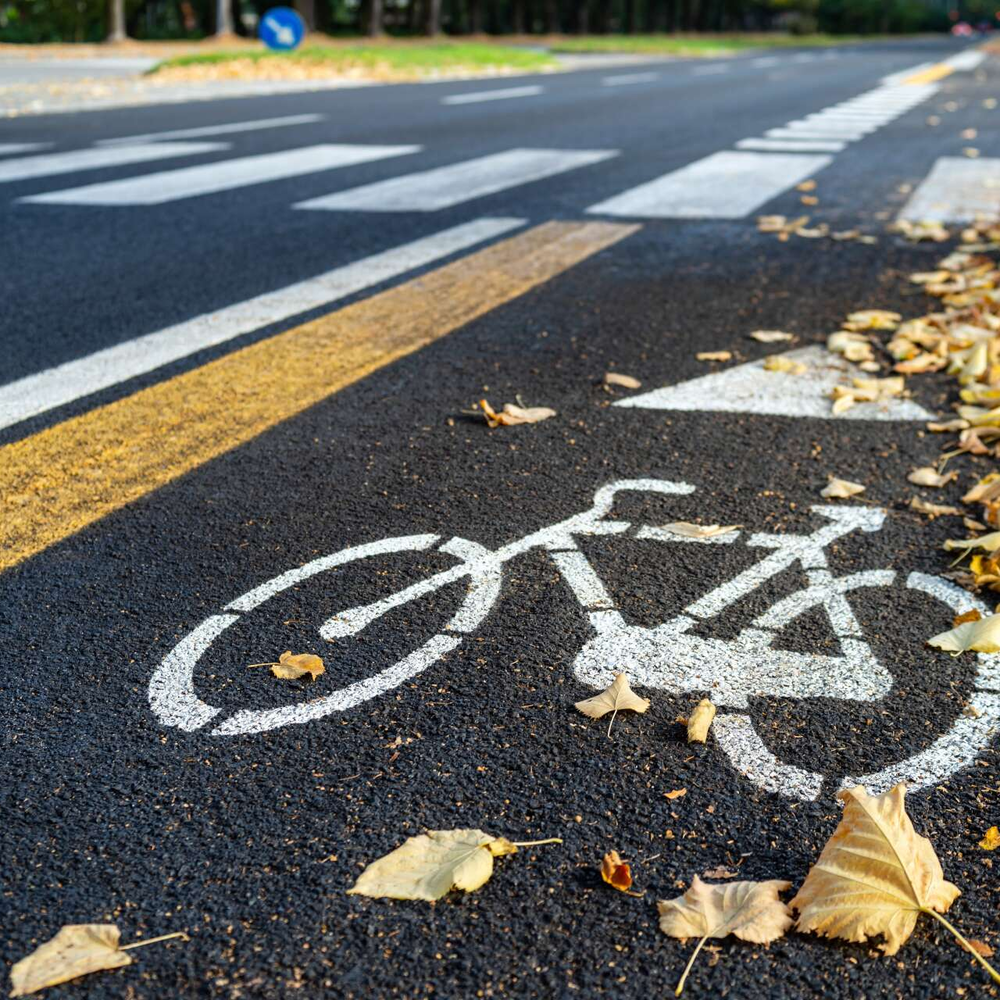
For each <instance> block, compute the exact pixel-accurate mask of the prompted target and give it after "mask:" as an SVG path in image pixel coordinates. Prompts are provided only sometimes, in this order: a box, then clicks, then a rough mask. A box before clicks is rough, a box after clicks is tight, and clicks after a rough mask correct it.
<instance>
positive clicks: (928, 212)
mask: <svg viewBox="0 0 1000 1000" xmlns="http://www.w3.org/2000/svg"><path fill="white" fill-rule="evenodd" d="M998 213H1000V159H995V158H984V159H978V160H970V159H968V158H967V157H964V156H942V157H940V158H939V159H938V160H937V161H936V162H935V164H934V166H933V167H932V168H931V172H930V173H929V174H928V175H927V176H926V177H925V178H924V179H923V181H921V182H920V185H919V186H918V187H917V189H916V191H914V192H913V194H912V195H910V200H909V201H908V202H907V203H906V205H904V206H903V210H902V211H901V212H900V213H899V218H900V219H905V220H908V221H911V222H920V221H922V220H929V221H935V222H971V221H972V220H973V219H975V218H976V216H977V215H986V216H990V217H995V216H996V215H997V214H998Z"/></svg>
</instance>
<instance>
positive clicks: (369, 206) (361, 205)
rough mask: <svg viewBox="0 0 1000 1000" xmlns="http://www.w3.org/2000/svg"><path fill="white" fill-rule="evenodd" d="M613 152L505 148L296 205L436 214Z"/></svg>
mask: <svg viewBox="0 0 1000 1000" xmlns="http://www.w3.org/2000/svg"><path fill="white" fill-rule="evenodd" d="M617 155H618V151H617V150H614V149H509V150H507V151H505V152H503V153H493V154H492V155H490V156H481V157H479V158H477V159H475V160H465V161H463V162H461V163H452V164H449V165H448V166H446V167H437V168H435V169H434V170H422V171H420V172H419V173H414V174H406V175H404V176H402V177H393V178H392V179H391V180H387V181H379V182H378V183H376V184H365V185H364V186H363V187H357V188H352V189H351V190H349V191H338V192H335V193H334V194H328V195H324V196H322V197H320V198H310V199H309V200H308V201H301V202H299V203H298V204H296V205H295V206H294V207H295V208H308V209H313V208H318V209H326V210H328V211H347V212H435V211H437V210H438V209H441V208H450V207H451V206H452V205H461V204H462V203H463V202H466V201H470V200H471V199H473V198H482V197H484V196H485V195H488V194H495V193H496V192H497V191H506V190H507V189H508V188H512V187H518V186H519V185H521V184H529V183H531V182H532V181H537V180H541V179H542V178H543V177H551V176H553V175H554V174H561V173H563V172H564V171H566V170H576V169H577V168H579V167H585V166H589V165H590V164H592V163H600V162H601V161H602V160H608V159H611V157H613V156H617Z"/></svg>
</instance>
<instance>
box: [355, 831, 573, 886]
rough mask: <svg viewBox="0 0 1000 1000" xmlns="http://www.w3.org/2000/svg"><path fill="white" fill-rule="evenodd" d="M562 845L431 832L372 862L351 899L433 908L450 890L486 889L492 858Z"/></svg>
mask: <svg viewBox="0 0 1000 1000" xmlns="http://www.w3.org/2000/svg"><path fill="white" fill-rule="evenodd" d="M561 843H562V841H561V840H560V839H559V838H557V837H555V838H551V839H549V840H533V841H525V842H518V843H512V842H511V841H509V840H506V839H505V838H503V837H493V836H490V834H488V833H483V831H482V830H428V831H427V833H421V834H419V835H418V836H416V837H410V838H409V839H408V840H406V841H405V842H404V843H403V844H401V845H400V846H399V847H397V848H396V849H395V850H394V851H390V852H389V853H388V854H386V855H385V856H384V857H381V858H379V859H378V860H377V861H373V862H372V863H371V864H370V865H369V866H368V867H367V868H366V869H365V870H364V871H363V872H362V873H361V875H360V876H358V880H357V882H355V883H354V885H353V886H351V888H350V889H348V890H347V893H348V895H358V896H372V897H373V898H376V899H379V898H383V897H388V898H390V899H426V900H428V901H430V902H433V901H434V900H437V899H441V897H442V896H445V895H446V894H447V893H449V892H450V891H451V890H452V889H462V890H464V891H465V892H473V891H474V890H475V889H478V888H479V887H480V886H482V885H485V883H486V882H488V881H489V879H490V876H491V875H492V874H493V859H494V858H499V857H503V855H505V854H515V853H516V852H517V849H518V848H519V847H533V846H535V845H536V844H561Z"/></svg>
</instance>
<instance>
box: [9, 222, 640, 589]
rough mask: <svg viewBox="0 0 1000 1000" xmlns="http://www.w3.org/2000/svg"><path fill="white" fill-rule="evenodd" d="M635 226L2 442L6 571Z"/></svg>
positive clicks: (327, 323)
mask: <svg viewBox="0 0 1000 1000" xmlns="http://www.w3.org/2000/svg"><path fill="white" fill-rule="evenodd" d="M638 228H639V227H638V226H636V225H618V224H611V223H603V222H589V223H578V222H550V223H545V224H544V225H540V226H537V227H535V228H534V229H531V230H529V231H528V232H525V233H522V234H519V235H517V236H514V237H511V238H510V239H507V240H504V241H503V242H501V243H498V244H495V245H493V246H490V247H487V248H486V249H484V250H480V251H478V252H477V253H474V254H472V255H470V256H469V257H466V258H463V259H462V260H459V261H456V262H454V263H452V264H448V265H445V266H444V267H441V268H439V269H438V270H436V271H432V272H431V273H429V274H426V275H424V276H422V277H419V278H415V279H413V280H412V281H409V282H406V283H405V284H403V285H400V286H398V287H396V288H393V289H389V290H388V291H385V292H382V293H380V294H378V295H375V296H373V297H372V298H370V299H365V300H364V301H362V302H358V303H355V304H353V305H350V306H347V307H346V308H344V309H340V310H338V311H337V312H334V313H331V314H330V315H328V316H324V317H321V318H319V319H316V320H313V321H311V322H308V323H304V324H302V325H301V326H298V327H295V328H293V329H291V330H288V331H286V332H285V333H282V334H279V335H277V336H275V337H272V338H270V339H268V340H264V341H261V342H259V343H256V344H252V345H250V346H249V347H245V348H243V349H242V350H239V351H236V352H234V353H232V354H229V355H226V356H225V357H223V358H220V359H218V360H216V361H212V362H210V363H208V364H206V365H203V366H202V367H200V368H197V369H195V370H193V371H189V372H185V373H183V374H181V375H177V376H176V377H174V378H172V379H169V380H168V381H166V382H162V383H159V384H157V385H154V386H150V387H149V388H147V389H143V390H141V391H140V392H137V393H135V394H133V395H131V396H127V397H125V398H124V399H120V400H116V401H115V402H113V403H109V404H108V405H106V406H102V407H99V408H98V409H95V410H92V411H90V412H88V413H84V414H82V415H80V416H78V417H74V418H72V419H70V420H66V421H64V422H63V423H60V424H57V425H55V426H54V427H50V428H47V429H46V430H43V431H40V432H39V433H37V434H34V435H32V436H31V437H28V438H25V439H24V440H22V441H17V442H15V443H13V444H10V445H7V446H6V447H4V448H0V468H3V470H4V479H3V493H2V496H0V504H2V509H3V517H2V519H0V570H4V569H8V568H10V567H12V566H15V565H16V564H18V563H20V562H22V561H23V560H25V559H28V558H30V557H31V556H33V555H35V554H37V553H39V552H41V551H43V550H44V549H46V548H48V547H49V546H51V545H53V544H55V543H57V542H59V541H62V540H63V539H65V538H67V537H69V536H70V535H72V534H75V533H76V532H77V531H80V530H81V529H82V528H85V527H86V526H87V525H89V524H93V523H94V522H95V521H98V520H100V519H101V518H102V517H105V516H106V515H108V514H110V513H112V512H114V511H116V510H119V509H121V508H122V507H124V506H126V505H127V504H129V503H131V502H133V501H135V500H137V499H139V498H141V497H143V496H145V495H146V494H148V493H151V492H152V491H153V490H155V489H157V488H159V487H160V486H163V485H165V484H166V483H169V482H171V481H172V480H174V479H177V478H178V477H180V476H182V475H184V474H185V473H187V472H190V471H191V470H193V469H196V468H198V467H199V466H201V465H203V464H205V463H206V462H208V461H211V460H212V459H213V458H216V457H218V456H219V455H222V454H225V453H226V452H228V451H231V450H232V449H234V448H236V447H238V446H239V445H241V444H245V443H246V442H247V441H250V440H252V439H253V438H255V437H257V436H259V435H260V434H262V433H264V432H265V431H267V430H269V429H270V428H272V427H274V426H276V425H277V424H279V423H281V422H282V421H284V420H287V419H289V418H290V417H293V416H295V415H297V414H299V413H302V412H303V411H304V410H306V409H308V408H309V407H311V406H313V405H314V404H315V403H318V402H320V401H321V400H323V399H325V398H326V397H328V396H330V395H332V394H334V393H336V392H337V391H339V390H340V389H343V388H345V387H346V386H349V385H351V384H353V383H355V382H357V381H359V380H360V379H362V378H364V377H365V376H366V375H369V374H371V373H372V372H374V371H377V370H378V369H380V368H382V367H383V366H385V365H387V364H389V363H391V362H393V361H396V360H398V359H399V358H402V357H405V356H406V355H408V354H411V353H413V352H414V351H417V350H419V349H420V348H422V347H425V346H427V345H428V344H431V343H433V342H434V341H436V340H439V339H441V338H442V337H445V336H447V335H448V334H449V333H452V332H454V331H455V330H457V329H459V328H461V327H463V326H465V325H466V324H468V323H470V322H472V321H473V320H475V319H476V318H478V317H480V316H482V315H484V314H485V313H488V312H490V311H491V310H493V309H495V308H497V307H498V306H501V305H503V304H504V303H506V302H509V301H510V300H512V299H515V298H517V297H519V296H521V295H523V294H525V293H526V292H528V291H530V290H531V289H533V288H535V287H537V286H539V285H541V284H544V283H545V282H546V281H548V280H550V279H551V278H554V277H556V276H557V275H559V274H561V273H562V272H563V271H566V270H567V269H569V268H570V267H572V266H574V265H575V264H578V263H580V262H581V261H583V260H586V259H587V258H588V257H590V256H592V255H593V254H595V253H597V252H599V251H601V250H603V249H605V248H607V247H609V246H612V245H613V244H615V243H617V242H619V241H620V240H622V239H624V238H625V237H626V236H629V235H631V234H632V233H634V232H635V231H636V230H637V229H638Z"/></svg>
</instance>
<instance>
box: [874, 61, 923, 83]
mask: <svg viewBox="0 0 1000 1000" xmlns="http://www.w3.org/2000/svg"><path fill="white" fill-rule="evenodd" d="M933 65H934V63H931V62H922V63H917V64H916V65H915V66H910V67H908V68H907V69H901V70H898V71H897V72H895V73H890V74H889V75H888V76H883V77H882V79H881V80H880V81H879V82H880V83H881V84H882V85H883V86H884V87H886V88H889V87H898V86H899V85H900V84H901V83H902V82H903V81H904V80H905V79H906V78H907V77H910V76H914V75H915V74H917V73H922V72H923V71H924V70H925V69H930V68H931V66H933Z"/></svg>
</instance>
